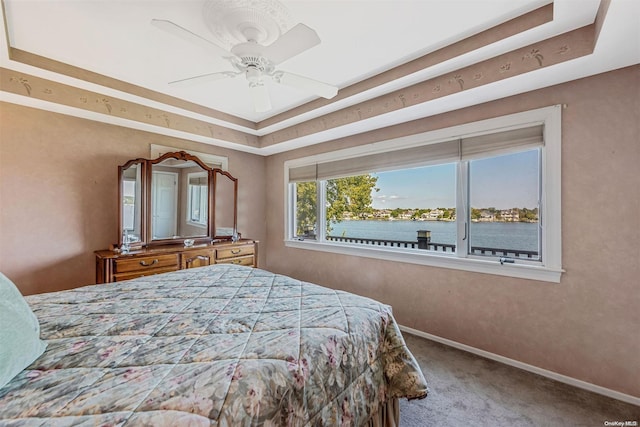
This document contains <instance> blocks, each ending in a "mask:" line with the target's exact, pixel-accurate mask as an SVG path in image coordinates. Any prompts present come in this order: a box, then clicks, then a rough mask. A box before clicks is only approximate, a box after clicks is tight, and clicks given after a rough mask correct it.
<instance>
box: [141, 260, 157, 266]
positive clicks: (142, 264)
mask: <svg viewBox="0 0 640 427" xmlns="http://www.w3.org/2000/svg"><path fill="white" fill-rule="evenodd" d="M157 263H158V260H157V259H154V260H153V261H151V264H147V263H146V262H145V261H144V260H143V261H140V265H141V266H143V267H151V266H152V265H154V264H157Z"/></svg>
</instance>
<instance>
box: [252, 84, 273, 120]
mask: <svg viewBox="0 0 640 427" xmlns="http://www.w3.org/2000/svg"><path fill="white" fill-rule="evenodd" d="M249 93H251V98H252V99H253V106H254V108H255V110H256V112H258V113H262V112H264V111H269V110H271V99H269V92H268V91H267V87H266V86H265V85H264V84H253V83H252V84H250V85H249Z"/></svg>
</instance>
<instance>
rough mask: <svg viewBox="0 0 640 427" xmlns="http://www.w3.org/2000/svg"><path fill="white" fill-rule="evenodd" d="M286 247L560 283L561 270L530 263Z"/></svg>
mask: <svg viewBox="0 0 640 427" xmlns="http://www.w3.org/2000/svg"><path fill="white" fill-rule="evenodd" d="M285 246H287V247H290V248H297V249H307V250H313V251H321V252H331V253H338V254H343V255H352V256H360V257H366V258H376V259H383V260H386V261H395V262H405V263H410V264H419V265H428V266H431V267H441V268H451V269H454V270H463V271H472V272H476V273H484V274H495V275H499V276H508V277H516V278H520V279H531V280H539V281H543V282H554V283H560V277H561V275H562V272H563V270H562V269H553V268H548V267H543V266H537V265H531V264H517V263H514V264H504V265H502V264H500V261H499V260H498V259H491V260H484V259H475V258H458V257H455V256H451V255H439V254H433V253H429V254H425V253H421V252H418V251H417V250H413V251H407V250H401V249H396V248H385V249H381V248H377V247H364V246H355V245H348V244H338V243H321V242H316V241H309V240H285Z"/></svg>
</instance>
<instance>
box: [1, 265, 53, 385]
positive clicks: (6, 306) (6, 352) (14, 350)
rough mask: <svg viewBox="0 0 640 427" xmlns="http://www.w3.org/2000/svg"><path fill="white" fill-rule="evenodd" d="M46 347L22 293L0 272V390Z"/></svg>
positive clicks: (38, 325)
mask: <svg viewBox="0 0 640 427" xmlns="http://www.w3.org/2000/svg"><path fill="white" fill-rule="evenodd" d="M45 348H47V343H46V342H45V341H42V340H41V339H40V324H39V323H38V318H37V317H36V316H35V314H33V312H32V311H31V308H29V304H27V301H25V299H24V298H23V297H22V294H21V293H20V291H19V290H18V288H16V285H14V284H13V282H11V280H9V279H8V278H7V277H6V276H5V275H4V274H2V273H0V389H1V388H2V387H4V386H5V385H7V383H9V381H11V379H12V378H13V377H15V376H16V375H18V374H19V373H20V372H21V371H22V370H23V369H24V368H26V367H27V366H29V365H30V364H31V363H33V361H34V360H36V359H37V358H38V357H40V355H41V354H42V353H44V350H45Z"/></svg>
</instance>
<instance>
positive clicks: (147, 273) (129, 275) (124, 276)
mask: <svg viewBox="0 0 640 427" xmlns="http://www.w3.org/2000/svg"><path fill="white" fill-rule="evenodd" d="M177 270H178V266H176V265H172V266H171V267H164V268H150V269H148V270H139V271H132V272H128V273H119V274H114V275H113V281H114V282H122V281H123V280H129V279H136V278H138V277H144V276H152V275H154V274H160V273H168V272H170V271H177Z"/></svg>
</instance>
